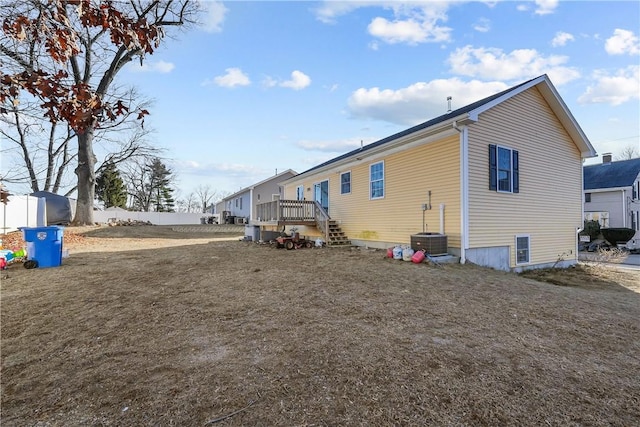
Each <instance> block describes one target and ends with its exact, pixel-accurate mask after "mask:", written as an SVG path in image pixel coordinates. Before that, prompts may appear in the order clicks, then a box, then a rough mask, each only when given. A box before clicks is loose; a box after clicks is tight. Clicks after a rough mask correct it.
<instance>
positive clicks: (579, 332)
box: [0, 227, 640, 426]
mask: <svg viewBox="0 0 640 427" xmlns="http://www.w3.org/2000/svg"><path fill="white" fill-rule="evenodd" d="M111 228H112V229H115V230H112V229H109V228H99V229H87V230H71V229H70V228H67V229H65V236H67V235H69V236H71V235H74V234H75V235H76V236H78V237H76V238H75V240H76V242H73V241H72V240H73V239H71V238H69V239H68V240H69V241H68V242H65V248H66V249H68V250H69V252H70V256H69V257H68V258H65V259H64V261H63V265H62V266H61V267H57V268H47V269H33V270H26V269H24V268H22V267H21V266H20V265H19V264H12V265H11V266H10V268H9V270H8V271H7V274H8V278H3V280H2V284H1V301H0V302H1V306H0V309H1V313H0V314H1V319H0V320H1V334H2V335H1V340H2V342H1V352H2V354H1V357H2V377H1V378H2V398H1V399H2V401H1V403H2V415H1V419H0V421H1V424H2V425H3V426H22V425H42V426H44V425H51V426H68V425H105V426H106V425H113V426H116V425H117V426H140V425H207V424H219V425H226V426H240V425H286V426H293V425H367V426H388V425H487V426H489V425H491V426H493V425H602V426H604V425H607V426H612V425H613V426H628V425H635V424H637V422H638V420H639V419H640V385H639V383H638V378H639V377H640V358H638V354H640V294H639V293H638V292H637V291H638V288H637V284H638V281H639V279H640V277H639V276H638V274H637V273H633V272H622V271H617V270H611V271H612V272H613V271H615V272H614V273H611V274H609V273H608V272H607V270H602V271H600V270H597V269H592V268H591V267H579V268H576V269H570V270H568V271H565V272H562V271H556V272H554V273H553V275H554V277H555V278H556V279H557V280H559V281H562V280H564V281H566V282H570V283H571V284H570V285H564V286H558V285H554V284H551V283H546V282H543V281H540V280H545V277H542V276H528V275H516V274H510V273H503V272H497V271H493V270H489V269H484V268H479V267H476V266H470V265H444V266H433V265H429V264H421V265H414V264H412V263H408V262H404V261H396V260H390V259H386V258H385V257H384V252H383V251H375V250H364V249H351V248H346V249H330V248H322V249H315V248H314V249H301V250H292V251H287V250H284V249H275V248H272V247H270V246H269V245H259V244H255V243H247V242H241V241H238V238H237V231H235V232H230V234H229V235H227V234H224V235H221V234H216V233H215V232H212V231H211V232H207V233H204V232H199V233H198V232H197V231H195V230H194V233H196V234H194V235H192V234H190V233H191V231H180V230H176V229H173V230H171V229H169V230H162V229H160V228H156V227H147V229H146V230H143V228H138V227H111ZM220 231H221V230H220ZM159 233H162V235H158V234H159ZM234 233H235V234H236V235H233V234H234ZM132 236H134V237H132ZM221 239H227V240H221ZM540 274H542V273H540ZM548 274H551V273H548ZM562 277H571V279H559V278H562ZM580 278H581V279H580Z"/></svg>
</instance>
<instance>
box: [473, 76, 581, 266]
mask: <svg viewBox="0 0 640 427" xmlns="http://www.w3.org/2000/svg"><path fill="white" fill-rule="evenodd" d="M489 144H497V145H500V146H504V147H506V148H510V149H513V150H518V152H519V163H520V192H519V193H515V194H511V193H498V192H496V191H491V190H489V169H488V168H489V165H488V151H489V148H488V147H489ZM581 170H582V161H581V156H580V153H579V150H578V148H577V147H576V145H575V144H574V143H573V142H572V141H571V140H570V138H569V135H568V134H567V132H566V131H565V130H564V128H563V127H562V126H561V124H560V122H559V121H558V119H557V118H556V116H555V115H554V114H553V112H552V111H551V109H550V108H549V107H548V105H547V104H546V102H545V101H544V99H543V98H542V96H541V95H540V93H539V91H538V90H537V89H536V88H532V89H529V90H527V91H525V92H523V93H521V94H519V95H516V96H515V97H513V98H511V99H509V100H507V101H505V102H503V103H501V104H499V105H497V106H496V107H494V108H492V109H490V110H488V111H486V112H485V113H482V114H481V115H480V120H479V122H478V123H476V124H473V125H471V126H470V131H469V247H470V248H482V247H495V246H509V247H510V248H511V266H512V267H515V266H516V264H515V235H516V234H528V235H530V245H531V255H530V263H531V264H538V263H549V262H555V261H556V260H557V259H558V258H559V257H563V259H569V260H571V259H576V254H575V241H576V240H575V239H576V235H575V230H576V227H578V226H580V224H581V194H582V193H581V191H582V182H581V176H582V175H581ZM570 252H571V253H570Z"/></svg>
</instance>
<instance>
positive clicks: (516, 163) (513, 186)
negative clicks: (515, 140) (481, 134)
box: [489, 144, 520, 193]
mask: <svg viewBox="0 0 640 427" xmlns="http://www.w3.org/2000/svg"><path fill="white" fill-rule="evenodd" d="M489 190H491V191H497V192H499V193H519V192H520V156H519V154H518V151H516V150H512V149H511V148H507V147H502V146H500V145H494V144H490V145H489Z"/></svg>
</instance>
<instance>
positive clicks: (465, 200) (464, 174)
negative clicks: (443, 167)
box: [460, 126, 469, 264]
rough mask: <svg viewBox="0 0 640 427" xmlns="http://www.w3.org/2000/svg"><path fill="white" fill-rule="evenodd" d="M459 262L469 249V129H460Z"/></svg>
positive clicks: (464, 257)
mask: <svg viewBox="0 0 640 427" xmlns="http://www.w3.org/2000/svg"><path fill="white" fill-rule="evenodd" d="M460 175H461V177H460V183H461V186H462V188H461V189H460V228H461V231H462V236H461V239H460V262H461V263H462V264H464V263H465V262H466V255H465V252H466V249H468V248H469V128H468V127H467V126H463V127H462V132H460Z"/></svg>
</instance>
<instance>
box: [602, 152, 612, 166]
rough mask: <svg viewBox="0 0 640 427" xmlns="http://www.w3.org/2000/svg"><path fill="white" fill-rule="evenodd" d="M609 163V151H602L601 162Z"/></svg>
mask: <svg viewBox="0 0 640 427" xmlns="http://www.w3.org/2000/svg"><path fill="white" fill-rule="evenodd" d="M609 163H611V153H604V154H603V155H602V164H609Z"/></svg>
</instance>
